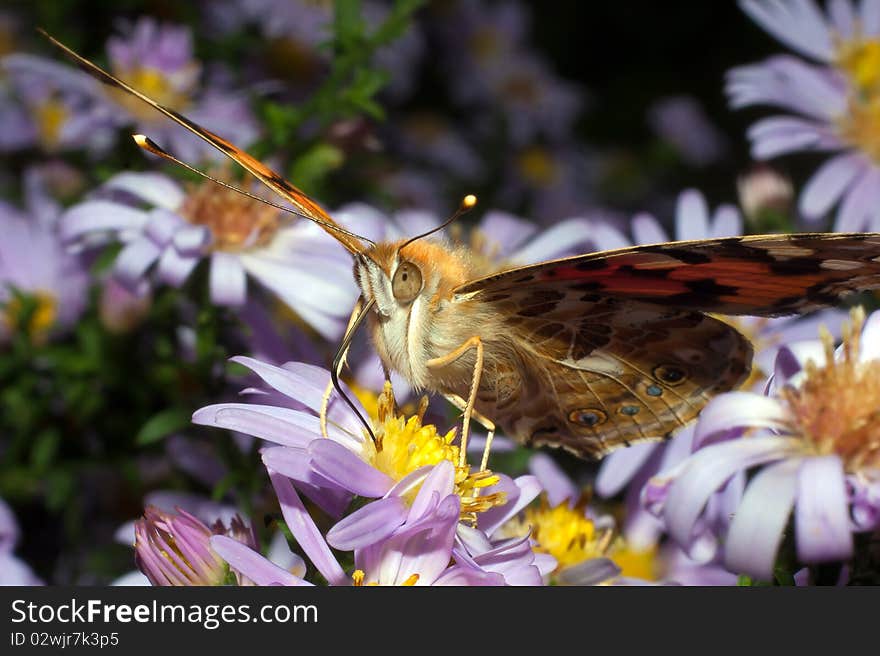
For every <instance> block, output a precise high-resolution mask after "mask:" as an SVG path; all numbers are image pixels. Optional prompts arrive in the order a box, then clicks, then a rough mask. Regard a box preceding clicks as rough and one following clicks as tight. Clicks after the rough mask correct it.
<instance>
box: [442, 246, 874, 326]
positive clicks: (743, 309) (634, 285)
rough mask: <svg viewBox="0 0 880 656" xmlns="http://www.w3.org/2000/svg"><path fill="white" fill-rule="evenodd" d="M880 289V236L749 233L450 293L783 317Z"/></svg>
mask: <svg viewBox="0 0 880 656" xmlns="http://www.w3.org/2000/svg"><path fill="white" fill-rule="evenodd" d="M878 287H880V234H878V233H858V234H843V233H841V234H836V233H817V234H801V235H755V236H749V237H729V238H725V239H709V240H702V241H687V242H670V243H666V244H656V245H649V246H634V247H631V248H623V249H619V250H615V251H606V252H599V253H591V254H588V255H581V256H576V257H570V258H565V259H561V260H554V261H551V262H542V263H540V264H535V265H532V266H526V267H520V268H517V269H511V270H507V271H502V272H501V273H498V274H495V275H491V276H487V277H485V278H481V279H479V280H475V281H473V282H469V283H467V284H465V285H462V286H461V287H459V288H458V289H456V290H455V292H456V293H457V294H459V295H461V296H466V297H469V298H473V299H475V300H476V299H478V298H481V299H484V300H485V301H486V302H490V303H492V302H496V301H498V300H503V299H504V298H505V297H506V296H507V295H509V294H511V293H513V292H515V291H516V290H522V289H524V288H530V289H540V290H568V289H573V290H576V291H579V292H581V293H582V294H586V295H589V294H592V295H596V296H601V297H603V298H604V297H612V298H618V299H621V300H627V299H628V300H638V301H645V302H651V303H657V304H662V305H664V306H671V307H678V308H687V309H691V310H698V311H700V312H714V313H718V314H731V315H742V314H747V315H756V316H780V315H785V314H795V313H801V312H808V311H810V310H815V309H818V308H821V307H826V306H828V305H833V304H836V303H837V302H838V300H839V299H840V297H841V296H842V295H844V294H846V293H848V292H855V291H860V290H864V289H875V288H878Z"/></svg>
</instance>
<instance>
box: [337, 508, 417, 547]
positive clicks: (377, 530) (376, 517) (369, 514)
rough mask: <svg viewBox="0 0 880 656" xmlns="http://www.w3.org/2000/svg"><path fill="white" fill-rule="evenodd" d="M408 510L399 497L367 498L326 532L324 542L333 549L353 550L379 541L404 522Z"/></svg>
mask: <svg viewBox="0 0 880 656" xmlns="http://www.w3.org/2000/svg"><path fill="white" fill-rule="evenodd" d="M408 511H409V509H408V508H407V506H406V502H405V501H404V500H403V499H402V498H401V497H385V498H384V499H377V500H376V501H371V502H370V503H368V504H367V505H365V506H363V507H362V508H358V509H357V510H355V511H354V512H353V513H351V514H350V515H348V516H347V517H344V518H343V519H341V520H340V521H339V522H337V523H336V524H335V525H334V526H333V527H332V528H331V529H330V530H329V531H327V543H328V544H329V545H330V546H332V547H335V548H336V549H342V550H344V551H353V550H355V549H361V548H363V547H366V546H369V545H371V544H375V543H377V542H381V541H382V540H384V539H385V538H387V537H388V536H389V535H391V534H392V533H393V532H394V531H395V530H396V529H397V528H398V527H399V526H401V525H402V524H403V523H404V521H406V516H407V512H408Z"/></svg>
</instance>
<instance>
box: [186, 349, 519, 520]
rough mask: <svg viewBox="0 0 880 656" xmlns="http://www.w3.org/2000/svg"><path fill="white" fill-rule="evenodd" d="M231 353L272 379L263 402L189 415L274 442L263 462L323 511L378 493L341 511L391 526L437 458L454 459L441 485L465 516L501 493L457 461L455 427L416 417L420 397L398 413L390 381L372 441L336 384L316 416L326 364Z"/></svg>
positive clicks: (487, 476)
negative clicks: (272, 361)
mask: <svg viewBox="0 0 880 656" xmlns="http://www.w3.org/2000/svg"><path fill="white" fill-rule="evenodd" d="M233 361H235V362H238V363H239V364H242V365H244V366H246V367H248V368H250V369H251V370H252V371H253V372H254V373H256V374H257V375H258V376H259V377H260V378H261V379H262V380H263V382H264V383H266V384H267V385H268V386H269V387H270V388H271V392H270V394H269V395H266V394H257V395H255V397H256V399H257V400H263V401H267V403H222V404H218V405H212V406H208V407H205V408H202V409H200V410H198V411H196V412H195V413H194V414H193V421H194V422H195V423H197V424H205V425H210V426H216V427H218V428H228V429H232V430H235V431H238V432H241V433H245V434H247V435H252V436H254V437H257V438H260V439H263V440H267V441H268V442H271V443H274V444H276V445H277V446H270V447H267V448H265V449H264V450H263V452H262V457H263V462H264V463H265V464H266V466H267V467H269V468H270V469H272V470H273V471H276V472H278V473H279V474H283V475H284V476H287V477H288V478H290V479H291V480H292V481H294V483H295V484H296V486H297V487H298V488H299V489H300V490H301V491H302V492H303V494H305V495H306V496H308V497H309V498H310V499H312V501H314V502H315V503H316V504H318V506H319V507H321V508H322V509H323V510H324V511H326V512H327V513H328V514H329V515H330V516H331V517H336V518H338V517H340V516H341V514H342V512H343V510H344V509H345V508H346V507H347V505H348V503H349V501H350V500H351V498H352V496H353V495H357V496H361V497H366V498H371V499H378V500H379V501H377V502H374V503H370V504H367V505H366V506H364V508H362V509H361V510H360V511H359V513H360V514H357V516H356V517H355V518H354V519H351V518H348V521H349V522H354V521H366V522H367V523H369V522H376V523H378V524H381V525H382V526H384V527H386V528H385V529H383V530H390V529H389V528H388V527H389V526H391V525H392V524H393V523H394V522H395V521H396V522H397V524H398V525H399V524H400V523H401V522H403V521H404V519H405V517H406V516H407V515H408V513H409V508H410V506H411V504H412V499H413V495H414V494H415V493H416V490H417V489H418V488H419V486H421V485H423V484H424V481H425V479H426V477H427V476H428V475H429V471H430V470H431V469H432V468H433V467H434V466H435V465H437V464H438V463H440V462H449V463H450V464H452V465H455V468H454V471H453V474H452V475H451V476H449V477H448V481H447V482H448V485H449V487H448V490H446V494H452V493H456V494H458V495H459V496H460V497H461V503H462V514H463V516H472V515H474V514H475V513H478V512H481V511H483V510H486V509H488V508H491V507H492V506H494V505H497V504H500V503H503V501H504V497H503V494H500V493H495V492H494V491H492V490H491V489H489V490H487V489H486V488H491V486H492V485H495V484H497V483H498V482H499V480H500V479H499V477H498V476H495V475H493V474H492V473H491V472H489V471H484V472H475V473H473V472H471V471H470V468H469V466H468V465H461V464H460V458H459V450H458V447H457V446H456V445H454V444H453V440H454V439H455V429H452V430H450V431H448V432H447V433H445V434H443V433H440V432H438V431H437V429H436V427H435V426H434V425H431V424H423V423H422V419H423V416H424V412H425V410H426V408H427V402H426V401H425V402H423V403H422V404H420V408H419V411H418V412H417V414H416V415H414V416H411V417H409V418H406V417H402V416H398V415H397V414H395V412H394V400H393V395H392V394H391V391H390V387H388V388H386V391H385V392H384V393H383V396H382V398H380V401H379V404H378V416H377V417H374V418H373V420H374V426H373V429H374V433H375V436H376V439H375V441H374V440H373V439H372V438H371V437H370V436H369V435H367V434H366V432H365V431H364V429H363V426H362V425H361V423H360V422H359V420H358V418H357V417H356V416H355V415H354V413H353V412H352V411H351V410H350V409H349V408H348V406H347V405H345V403H344V402H343V401H342V399H340V398H339V397H338V395H337V394H336V393H335V392H334V393H333V394H331V396H330V397H329V402H328V404H327V422H326V425H323V426H322V424H321V420H320V418H319V414H320V412H321V408H322V405H323V403H324V398H325V396H324V395H325V391H326V390H327V389H328V384H329V381H330V373H329V372H328V371H327V370H326V369H322V368H320V367H316V366H312V365H307V364H304V363H295V362H289V363H287V364H285V365H284V366H283V367H275V366H272V365H269V364H266V363H263V362H259V361H257V360H254V359H252V358H244V357H237V358H233ZM345 390H346V394H347V395H348V396H349V398H351V399H352V403H353V404H354V405H355V407H356V408H357V411H358V413H359V414H360V415H361V417H367V416H368V414H367V412H366V411H365V410H364V408H363V406H361V404H360V403H359V402H358V401H357V399H356V397H354V395H353V394H352V393H351V391H350V390H348V389H347V388H345ZM392 528H393V527H392Z"/></svg>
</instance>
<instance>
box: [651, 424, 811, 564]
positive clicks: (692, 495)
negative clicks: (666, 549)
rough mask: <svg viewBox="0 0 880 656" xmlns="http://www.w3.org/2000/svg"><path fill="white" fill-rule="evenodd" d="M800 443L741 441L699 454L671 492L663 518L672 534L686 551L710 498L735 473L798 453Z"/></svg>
mask: <svg viewBox="0 0 880 656" xmlns="http://www.w3.org/2000/svg"><path fill="white" fill-rule="evenodd" d="M801 448H802V444H801V442H800V440H796V439H789V438H782V437H764V438H742V439H737V440H733V441H730V442H722V443H720V444H713V445H711V446H708V447H706V448H704V449H702V450H700V451H697V452H696V453H695V454H694V455H693V456H692V457H691V458H690V459H689V460H687V461H686V462H687V465H686V467H685V469H684V471H683V472H682V473H681V475H680V476H678V478H676V479H675V480H674V481H673V482H672V485H671V486H670V488H669V494H668V497H667V499H666V505H665V507H664V517H665V519H666V525H667V526H668V527H669V533H670V535H672V537H674V538H675V540H676V541H677V542H678V543H679V544H680V545H682V546H683V547H686V546H687V545H689V544H690V542H691V541H692V539H693V537H694V526H695V524H696V523H697V520H698V519H699V517H700V514H701V513H702V511H703V508H704V507H705V506H706V502H707V501H708V500H709V497H710V496H711V495H712V494H714V493H715V492H716V491H718V490H720V489H721V488H722V487H723V486H724V484H725V483H726V482H727V481H728V480H729V479H730V477H731V476H733V475H734V474H735V473H736V472H738V471H740V470H743V469H747V468H749V467H754V466H756V465H760V464H763V463H765V462H772V461H774V460H780V459H782V458H785V457H786V456H788V455H791V454H793V453H797V452H798V451H799V450H800V449H801Z"/></svg>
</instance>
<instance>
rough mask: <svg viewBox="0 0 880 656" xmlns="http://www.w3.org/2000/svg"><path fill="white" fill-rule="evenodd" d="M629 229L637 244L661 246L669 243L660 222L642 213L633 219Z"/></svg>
mask: <svg viewBox="0 0 880 656" xmlns="http://www.w3.org/2000/svg"><path fill="white" fill-rule="evenodd" d="M631 229H632V233H633V238H634V239H635V241H636V243H637V244H661V243H663V242H667V241H669V235H667V234H666V231H665V230H664V229H663V228H662V227H661V225H660V222H659V221H657V219H655V218H654V217H653V216H651V215H650V214H647V213H644V212H643V213H641V214H636V215H635V216H634V217H633V219H632V224H631Z"/></svg>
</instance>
